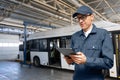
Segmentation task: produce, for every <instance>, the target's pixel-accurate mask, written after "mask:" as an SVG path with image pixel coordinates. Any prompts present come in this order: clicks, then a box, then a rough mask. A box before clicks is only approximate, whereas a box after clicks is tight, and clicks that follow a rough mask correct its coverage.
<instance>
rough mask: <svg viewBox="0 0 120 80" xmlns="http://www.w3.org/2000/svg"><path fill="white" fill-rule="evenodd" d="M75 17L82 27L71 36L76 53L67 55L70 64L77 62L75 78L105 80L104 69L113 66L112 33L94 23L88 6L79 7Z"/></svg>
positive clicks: (77, 79)
mask: <svg viewBox="0 0 120 80" xmlns="http://www.w3.org/2000/svg"><path fill="white" fill-rule="evenodd" d="M73 17H76V18H77V20H78V23H79V25H80V27H81V29H82V30H80V31H78V32H76V33H74V34H73V35H72V38H71V47H72V49H73V51H75V52H76V54H75V55H70V58H68V57H65V59H66V61H67V63H68V64H71V63H73V64H75V72H74V76H73V80H104V75H103V74H102V70H103V69H110V68H111V67H112V66H113V45H112V40H111V38H110V35H109V33H108V32H107V31H106V30H104V29H99V28H97V27H96V26H95V25H94V24H92V22H93V20H94V15H93V11H92V10H91V9H90V8H89V7H87V6H81V7H80V8H78V10H77V11H76V12H75V13H74V14H73ZM103 27H104V26H103Z"/></svg>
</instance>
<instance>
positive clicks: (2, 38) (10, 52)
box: [0, 34, 19, 60]
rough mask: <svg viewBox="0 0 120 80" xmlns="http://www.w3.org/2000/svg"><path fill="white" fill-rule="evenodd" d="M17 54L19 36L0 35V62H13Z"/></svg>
mask: <svg viewBox="0 0 120 80" xmlns="http://www.w3.org/2000/svg"><path fill="white" fill-rule="evenodd" d="M18 53H19V36H18V35H10V34H0V60H15V59H16V58H17V54H18Z"/></svg>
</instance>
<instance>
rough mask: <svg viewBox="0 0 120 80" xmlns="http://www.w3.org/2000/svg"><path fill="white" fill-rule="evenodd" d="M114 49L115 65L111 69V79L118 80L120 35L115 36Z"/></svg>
mask: <svg viewBox="0 0 120 80" xmlns="http://www.w3.org/2000/svg"><path fill="white" fill-rule="evenodd" d="M112 39H113V47H114V53H115V54H114V65H113V67H112V68H111V69H110V77H116V78H118V77H119V76H120V34H113V35H112Z"/></svg>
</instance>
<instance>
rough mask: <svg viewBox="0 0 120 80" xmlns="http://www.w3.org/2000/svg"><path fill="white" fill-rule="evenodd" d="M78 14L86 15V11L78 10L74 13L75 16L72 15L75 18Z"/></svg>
mask: <svg viewBox="0 0 120 80" xmlns="http://www.w3.org/2000/svg"><path fill="white" fill-rule="evenodd" d="M78 14H81V15H86V14H85V13H84V12H83V13H82V12H76V13H74V14H73V16H72V17H73V18H74V17H76V16H77V15H78Z"/></svg>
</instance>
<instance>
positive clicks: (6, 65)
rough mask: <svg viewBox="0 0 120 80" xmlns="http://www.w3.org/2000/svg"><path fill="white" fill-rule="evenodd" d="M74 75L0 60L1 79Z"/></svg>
mask: <svg viewBox="0 0 120 80" xmlns="http://www.w3.org/2000/svg"><path fill="white" fill-rule="evenodd" d="M72 76H73V72H72V71H63V70H58V69H51V68H46V67H40V68H36V67H33V66H31V68H29V66H28V65H23V66H21V65H20V63H19V62H13V61H0V80H72ZM105 80H118V79H113V78H106V79H105Z"/></svg>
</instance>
